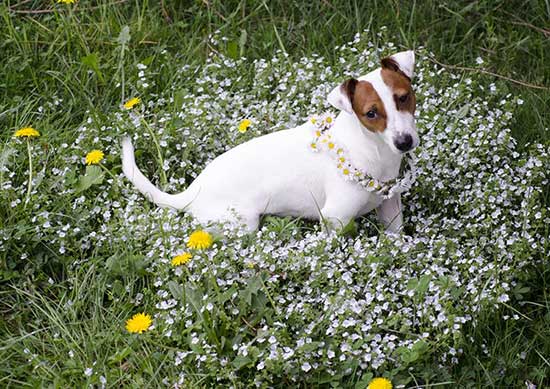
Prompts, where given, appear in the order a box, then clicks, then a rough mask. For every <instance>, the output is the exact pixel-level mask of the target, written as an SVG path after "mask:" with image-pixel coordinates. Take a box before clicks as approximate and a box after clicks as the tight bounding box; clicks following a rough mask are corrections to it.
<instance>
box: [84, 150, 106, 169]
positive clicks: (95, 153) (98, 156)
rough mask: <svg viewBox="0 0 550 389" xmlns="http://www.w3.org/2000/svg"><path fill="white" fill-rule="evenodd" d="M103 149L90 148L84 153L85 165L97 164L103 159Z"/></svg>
mask: <svg viewBox="0 0 550 389" xmlns="http://www.w3.org/2000/svg"><path fill="white" fill-rule="evenodd" d="M104 156H105V154H103V151H101V150H92V151H90V152H89V153H88V154H86V165H97V164H98V163H100V162H101V161H102V160H103V157H104Z"/></svg>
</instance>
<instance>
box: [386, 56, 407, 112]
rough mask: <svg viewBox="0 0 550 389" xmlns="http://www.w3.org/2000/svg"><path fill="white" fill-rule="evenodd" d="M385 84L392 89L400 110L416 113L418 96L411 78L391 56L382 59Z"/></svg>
mask: <svg viewBox="0 0 550 389" xmlns="http://www.w3.org/2000/svg"><path fill="white" fill-rule="evenodd" d="M380 75H381V76H382V80H383V81H384V84H386V85H387V86H388V87H389V88H390V89H391V91H392V95H393V100H394V101H395V105H396V107H397V110H398V111H408V112H410V113H411V115H413V114H414V110H415V108H416V96H415V95H414V91H413V90H412V86H411V79H410V78H409V77H407V76H406V75H405V73H403V72H402V71H401V69H399V65H398V64H397V63H396V62H395V61H394V60H393V59H391V58H384V59H382V70H381V72H380Z"/></svg>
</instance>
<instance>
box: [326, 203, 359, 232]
mask: <svg viewBox="0 0 550 389" xmlns="http://www.w3.org/2000/svg"><path fill="white" fill-rule="evenodd" d="M340 198H341V197H339V198H338V199H340ZM358 211H359V210H358V209H357V207H356V206H355V205H354V202H351V201H350V202H349V203H346V202H342V201H335V202H329V203H328V204H326V205H325V206H324V207H323V209H321V220H322V222H323V225H324V227H325V229H326V230H327V231H331V230H332V231H334V230H341V229H342V228H344V227H345V226H346V225H347V224H348V223H349V222H350V221H351V220H352V219H354V218H355V217H356V216H357V214H358Z"/></svg>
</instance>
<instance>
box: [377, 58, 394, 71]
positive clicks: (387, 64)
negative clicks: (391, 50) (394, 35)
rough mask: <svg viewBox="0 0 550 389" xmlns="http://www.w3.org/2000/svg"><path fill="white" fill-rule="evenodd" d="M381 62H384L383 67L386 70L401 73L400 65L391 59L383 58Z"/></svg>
mask: <svg viewBox="0 0 550 389" xmlns="http://www.w3.org/2000/svg"><path fill="white" fill-rule="evenodd" d="M380 62H382V67H383V68H384V69H389V70H393V71H394V72H398V71H399V65H398V64H397V62H395V61H394V60H393V59H391V58H390V57H386V58H382V60H381V61H380Z"/></svg>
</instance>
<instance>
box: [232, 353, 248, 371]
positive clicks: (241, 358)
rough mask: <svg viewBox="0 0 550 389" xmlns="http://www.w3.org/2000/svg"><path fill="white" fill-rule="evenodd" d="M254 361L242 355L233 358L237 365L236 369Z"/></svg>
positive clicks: (233, 363)
mask: <svg viewBox="0 0 550 389" xmlns="http://www.w3.org/2000/svg"><path fill="white" fill-rule="evenodd" d="M251 362H252V359H251V358H249V357H245V356H242V355H237V356H236V357H235V359H233V362H231V364H232V365H233V366H234V367H235V369H237V370H239V369H241V368H243V367H245V366H246V365H249V364H250V363H251Z"/></svg>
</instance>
